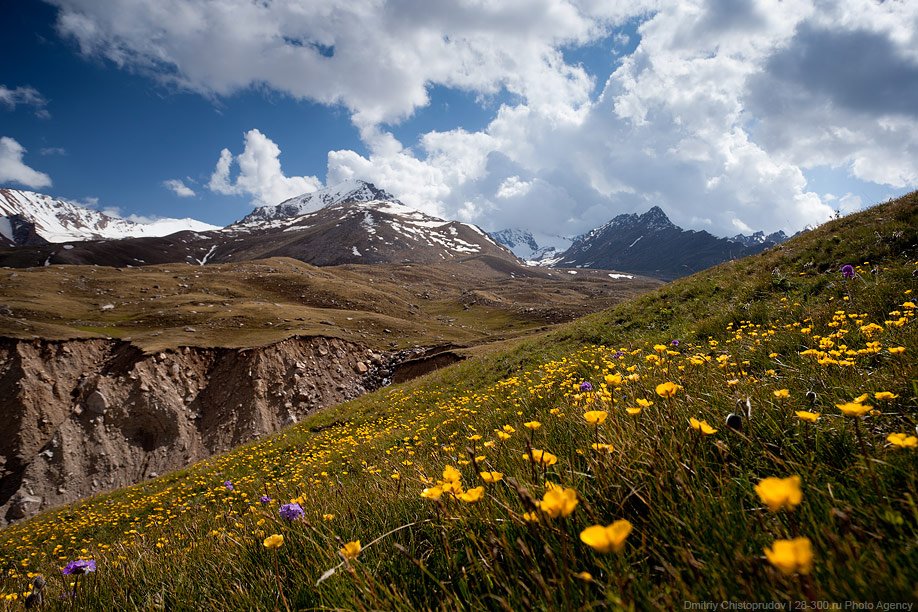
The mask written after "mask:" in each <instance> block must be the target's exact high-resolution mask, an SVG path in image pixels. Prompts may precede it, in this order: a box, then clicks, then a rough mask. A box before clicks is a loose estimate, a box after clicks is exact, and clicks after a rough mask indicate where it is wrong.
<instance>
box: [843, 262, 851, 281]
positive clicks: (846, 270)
mask: <svg viewBox="0 0 918 612" xmlns="http://www.w3.org/2000/svg"><path fill="white" fill-rule="evenodd" d="M841 273H842V276H843V277H845V278H854V266H852V265H851V264H845V265H843V266H842V267H841Z"/></svg>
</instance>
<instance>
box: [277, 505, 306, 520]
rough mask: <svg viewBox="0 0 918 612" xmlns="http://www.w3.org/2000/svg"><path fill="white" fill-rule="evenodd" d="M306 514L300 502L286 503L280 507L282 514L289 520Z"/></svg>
mask: <svg viewBox="0 0 918 612" xmlns="http://www.w3.org/2000/svg"><path fill="white" fill-rule="evenodd" d="M304 514H306V513H305V512H303V507H302V506H300V505H299V504H284V505H282V506H281V507H280V515H281V516H282V517H283V518H285V519H287V520H288V521H295V520H296V519H298V518H300V517H301V516H303V515H304Z"/></svg>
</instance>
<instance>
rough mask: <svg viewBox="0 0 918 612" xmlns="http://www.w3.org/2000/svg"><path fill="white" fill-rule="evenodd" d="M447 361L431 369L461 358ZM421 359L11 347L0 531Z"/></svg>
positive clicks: (107, 346)
mask: <svg viewBox="0 0 918 612" xmlns="http://www.w3.org/2000/svg"><path fill="white" fill-rule="evenodd" d="M434 352H435V353H436V351H434ZM443 355H444V353H442V352H439V353H437V355H436V358H435V359H431V363H430V364H429V366H428V369H433V368H434V367H439V366H440V365H445V364H446V363H448V362H449V361H451V360H455V359H456V357H455V356H454V355H452V354H451V353H447V354H446V355H449V356H448V357H443ZM419 358H420V359H421V360H422V361H423V359H424V351H423V350H420V351H403V352H400V353H391V354H383V353H377V352H374V351H372V350H369V349H367V348H366V347H363V346H360V345H357V344H353V343H349V342H346V341H343V340H340V339H337V338H327V337H308V338H291V339H288V340H284V341H282V342H278V343H276V344H272V345H269V346H264V347H257V348H250V349H225V348H192V347H183V348H180V349H177V350H172V351H164V352H160V353H156V354H152V355H149V354H144V353H143V352H142V351H140V350H139V349H137V348H136V347H135V346H133V345H131V344H130V343H128V342H122V341H114V340H106V339H90V340H67V341H46V340H31V341H30V340H12V339H0V415H2V418H0V523H8V522H11V521H16V520H20V519H22V518H26V517H29V516H32V515H33V514H35V513H37V512H38V511H40V510H43V509H46V508H50V507H53V506H57V505H60V504H63V503H67V502H70V501H74V500H77V499H79V498H81V497H85V496H87V495H90V494H93V493H98V492H101V491H105V490H108V489H114V488H117V487H121V486H125V485H129V484H132V483H135V482H138V481H141V480H144V479H146V478H151V477H155V476H157V475H158V474H162V473H164V472H167V471H169V470H173V469H177V468H181V467H184V466H186V465H188V464H190V463H192V462H194V461H197V460H199V459H203V458H206V457H208V456H210V455H212V454H214V453H218V452H221V451H224V450H227V449H229V448H232V447H234V446H236V445H238V444H241V443H243V442H247V441H249V440H252V439H254V438H258V437H261V436H263V435H265V434H268V433H271V432H274V431H277V430H278V429H280V428H281V427H283V426H284V425H286V424H290V423H293V422H296V421H297V420H299V419H301V418H303V417H304V416H306V415H307V414H309V413H311V412H314V411H315V410H318V409H321V408H324V407H327V406H331V405H334V404H337V403H340V402H343V401H346V400H349V399H352V398H355V397H357V396H359V395H361V394H363V393H366V392H367V391H372V390H374V389H376V388H379V387H381V386H383V385H385V384H388V382H389V381H390V380H391V378H393V375H395V376H394V377H395V378H397V379H398V378H400V376H398V374H399V371H398V368H399V365H400V364H401V363H403V362H406V361H407V362H411V363H412V364H416V363H417V362H418V359H419ZM412 367H413V368H414V365H413V366H412ZM404 375H405V374H404V373H402V375H401V376H402V377H404Z"/></svg>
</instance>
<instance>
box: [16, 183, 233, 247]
mask: <svg viewBox="0 0 918 612" xmlns="http://www.w3.org/2000/svg"><path fill="white" fill-rule="evenodd" d="M17 225H18V226H19V229H18V231H17V229H16V226H17ZM23 227H26V228H27V229H23ZM212 229H216V227H215V226H213V225H210V224H208V223H203V222H201V221H196V220H194V219H158V220H156V221H153V222H151V223H135V222H133V221H129V220H127V219H119V218H116V217H111V216H109V215H106V214H104V213H101V212H99V211H97V210H92V209H90V208H86V207H84V206H79V205H78V204H74V203H73V202H68V201H67V200H61V199H57V198H53V197H51V196H48V195H44V194H40V193H35V192H33V191H21V190H18V189H0V236H3V238H5V241H6V242H7V244H9V243H13V245H33V244H41V243H44V242H55V243H57V242H71V241H83V240H110V239H119V238H127V237H140V236H166V235H168V234H173V233H175V232H180V231H183V230H195V231H207V230H212Z"/></svg>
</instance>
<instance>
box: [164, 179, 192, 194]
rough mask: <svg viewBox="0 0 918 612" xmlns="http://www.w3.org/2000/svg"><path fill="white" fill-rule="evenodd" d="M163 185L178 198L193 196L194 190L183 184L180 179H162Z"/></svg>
mask: <svg viewBox="0 0 918 612" xmlns="http://www.w3.org/2000/svg"><path fill="white" fill-rule="evenodd" d="M163 187H165V188H166V189H168V190H169V191H171V192H172V193H174V194H175V195H177V196H178V197H180V198H191V197H194V196H195V193H194V190H193V189H192V188H191V187H189V186H188V185H186V184H185V182H184V181H182V179H168V180H165V181H163Z"/></svg>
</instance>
